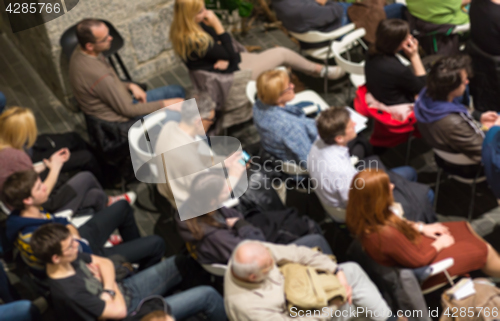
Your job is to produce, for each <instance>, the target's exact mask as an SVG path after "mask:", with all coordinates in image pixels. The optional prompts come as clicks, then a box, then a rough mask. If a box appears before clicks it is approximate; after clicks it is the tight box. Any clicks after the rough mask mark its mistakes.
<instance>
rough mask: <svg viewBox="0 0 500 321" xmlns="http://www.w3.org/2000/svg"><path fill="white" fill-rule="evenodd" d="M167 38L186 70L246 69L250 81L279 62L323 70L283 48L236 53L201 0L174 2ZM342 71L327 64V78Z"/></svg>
mask: <svg viewBox="0 0 500 321" xmlns="http://www.w3.org/2000/svg"><path fill="white" fill-rule="evenodd" d="M170 40H171V41H172V44H173V47H174V50H175V52H176V53H177V54H178V55H179V56H180V57H181V58H182V60H183V61H184V62H185V63H186V65H187V67H188V69H190V70H206V71H212V72H219V73H232V72H234V71H237V70H246V69H249V70H252V79H253V80H255V79H257V77H258V76H259V75H260V74H261V73H262V72H263V71H265V70H269V69H273V68H276V67H278V66H281V65H285V66H289V67H291V68H292V69H297V70H299V71H302V72H304V73H308V74H312V75H316V76H318V77H323V76H324V75H325V73H326V68H324V66H322V65H319V64H316V63H313V62H311V61H309V60H307V59H305V58H304V57H302V56H300V55H299V54H297V53H296V52H294V51H292V50H290V49H288V48H284V47H276V48H272V49H268V50H265V51H263V52H261V53H248V52H241V53H238V52H236V51H235V50H234V48H233V44H232V40H231V36H230V35H229V34H228V33H227V32H226V31H225V30H224V27H223V26H222V23H221V22H220V20H219V18H218V17H217V16H216V15H215V14H214V12H213V11H212V10H207V9H206V8H205V3H204V1H203V0H176V1H175V6H174V20H173V22H172V26H171V27H170ZM344 73H345V72H344V71H343V70H342V69H340V67H337V66H330V67H328V78H330V79H337V78H340V77H342V76H343V75H344Z"/></svg>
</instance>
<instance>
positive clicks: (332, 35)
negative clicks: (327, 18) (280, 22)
mask: <svg viewBox="0 0 500 321" xmlns="http://www.w3.org/2000/svg"><path fill="white" fill-rule="evenodd" d="M355 28H356V26H355V24H354V23H349V24H347V25H345V26H342V27H340V28H338V29H335V30H333V31H330V32H321V31H316V30H312V31H308V32H304V33H297V32H292V31H290V34H291V35H292V36H293V37H294V38H296V39H298V40H300V41H302V42H307V43H318V42H324V41H329V40H335V39H337V38H340V37H342V36H343V35H345V34H346V33H348V32H350V31H352V30H354V29H355Z"/></svg>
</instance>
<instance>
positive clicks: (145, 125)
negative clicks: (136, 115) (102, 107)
mask: <svg viewBox="0 0 500 321" xmlns="http://www.w3.org/2000/svg"><path fill="white" fill-rule="evenodd" d="M167 115H168V111H165V110H158V111H156V112H154V113H152V114H150V115H148V116H146V117H144V118H143V122H142V125H141V122H138V123H136V124H134V125H133V126H132V127H130V130H129V132H128V140H129V145H130V153H131V156H132V164H133V165H134V172H135V173H137V171H138V170H139V168H140V166H142V164H144V163H148V162H149V161H150V160H151V159H152V158H154V157H155V156H156V153H155V152H154V149H155V146H151V141H150V140H146V147H147V150H144V149H142V148H140V146H139V141H140V140H141V139H142V138H144V136H145V135H146V133H147V132H149V131H150V130H151V129H152V128H153V127H154V126H156V125H162V124H163V123H164V122H165V120H166V119H167ZM148 166H149V170H150V173H151V175H152V177H151V178H153V177H157V176H158V174H159V170H158V166H157V165H156V164H154V162H149V163H148ZM151 183H154V179H153V181H151Z"/></svg>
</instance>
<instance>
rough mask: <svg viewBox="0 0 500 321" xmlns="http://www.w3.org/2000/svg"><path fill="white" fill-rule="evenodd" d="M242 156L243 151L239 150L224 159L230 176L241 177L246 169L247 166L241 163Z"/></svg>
mask: <svg viewBox="0 0 500 321" xmlns="http://www.w3.org/2000/svg"><path fill="white" fill-rule="evenodd" d="M242 158H243V155H242V152H237V153H234V154H233V155H231V156H230V157H228V158H227V159H226V160H224V164H225V165H226V168H227V171H228V174H229V176H233V177H241V175H242V174H243V172H244V171H246V166H245V165H242V164H241V163H240V160H241V159H242Z"/></svg>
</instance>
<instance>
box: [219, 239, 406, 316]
mask: <svg viewBox="0 0 500 321" xmlns="http://www.w3.org/2000/svg"><path fill="white" fill-rule="evenodd" d="M287 262H294V263H299V264H303V265H307V266H311V267H314V268H317V269H319V270H323V271H330V272H333V273H335V274H336V276H337V278H338V279H339V281H340V283H341V284H342V285H343V286H344V287H345V289H346V293H347V300H346V303H344V304H343V305H341V306H340V307H339V308H338V309H339V310H341V311H344V310H345V311H347V312H344V313H343V314H344V315H345V317H344V316H341V317H334V318H330V317H325V316H326V315H325V314H323V317H318V316H316V317H300V316H299V315H297V314H295V315H294V314H293V313H290V312H289V311H288V309H287V307H286V298H285V289H284V277H283V275H282V274H281V272H280V271H279V269H278V266H280V265H281V264H284V263H287ZM224 294H225V295H224V304H225V307H226V313H227V315H228V317H229V320H234V321H236V320H238V321H242V320H245V321H251V320H255V321H261V320H325V319H328V320H330V319H331V320H348V319H349V318H350V317H349V312H351V311H356V307H363V308H364V309H365V311H371V312H372V313H371V315H369V316H370V319H371V320H376V321H385V320H397V318H396V317H394V318H393V317H390V318H388V317H387V315H388V314H389V311H390V309H389V307H388V306H387V303H386V302H385V301H384V299H383V298H382V296H381V295H380V292H379V291H378V290H377V288H376V287H375V285H374V284H373V283H372V282H371V280H370V279H369V278H368V276H367V275H366V273H365V272H364V271H363V270H362V269H361V267H360V266H359V265H358V264H356V263H353V262H347V263H342V264H338V265H337V263H335V262H334V261H332V260H331V258H330V257H328V256H327V255H324V254H322V253H319V252H315V251H313V250H311V249H309V248H307V247H304V246H297V245H274V244H271V243H265V242H258V241H244V242H242V243H240V244H239V245H238V246H237V247H236V249H235V250H234V252H233V255H232V257H231V260H230V261H229V265H228V269H227V271H226V274H225V276H224ZM339 305H340V304H339ZM319 311H323V310H319ZM331 311H332V310H328V312H326V313H327V314H331V313H332V312H331ZM334 315H342V313H334ZM377 316H378V317H377ZM351 317H352V315H351Z"/></svg>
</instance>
